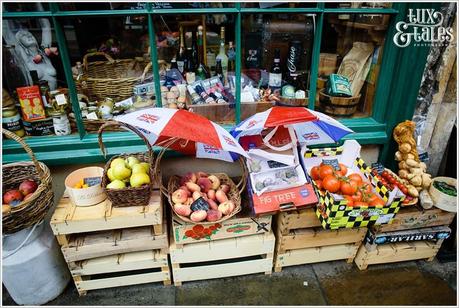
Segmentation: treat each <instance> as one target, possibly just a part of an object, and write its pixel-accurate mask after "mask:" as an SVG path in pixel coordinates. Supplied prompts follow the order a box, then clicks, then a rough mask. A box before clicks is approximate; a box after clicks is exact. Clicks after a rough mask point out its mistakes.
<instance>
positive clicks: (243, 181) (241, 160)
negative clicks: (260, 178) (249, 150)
mask: <svg viewBox="0 0 459 308" xmlns="http://www.w3.org/2000/svg"><path fill="white" fill-rule="evenodd" d="M239 164H240V165H241V169H242V177H241V180H240V181H239V183H237V184H236V187H237V188H238V189H239V193H240V194H241V195H242V192H243V191H244V189H245V186H246V185H247V177H248V176H249V175H248V172H247V167H246V166H245V164H244V158H242V156H240V157H239Z"/></svg>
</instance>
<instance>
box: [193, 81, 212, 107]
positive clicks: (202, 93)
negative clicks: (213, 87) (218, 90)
mask: <svg viewBox="0 0 459 308" xmlns="http://www.w3.org/2000/svg"><path fill="white" fill-rule="evenodd" d="M195 89H196V92H197V93H198V94H199V95H200V96H201V98H202V99H203V100H204V102H205V103H206V104H215V103H216V101H215V100H214V99H213V98H212V97H211V96H209V95H208V94H207V93H206V90H204V88H203V87H202V86H201V85H197V86H196V88H195Z"/></svg>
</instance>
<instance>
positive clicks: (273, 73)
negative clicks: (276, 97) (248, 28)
mask: <svg viewBox="0 0 459 308" xmlns="http://www.w3.org/2000/svg"><path fill="white" fill-rule="evenodd" d="M268 86H269V87H270V88H271V89H272V90H273V91H275V90H279V89H280V87H281V86H282V70H281V67H280V50H279V49H277V48H276V49H275V50H274V60H273V65H272V66H271V70H270V71H269V81H268Z"/></svg>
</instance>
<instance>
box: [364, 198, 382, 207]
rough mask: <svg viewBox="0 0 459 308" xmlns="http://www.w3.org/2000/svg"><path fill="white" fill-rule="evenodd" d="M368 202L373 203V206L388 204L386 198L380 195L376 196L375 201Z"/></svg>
mask: <svg viewBox="0 0 459 308" xmlns="http://www.w3.org/2000/svg"><path fill="white" fill-rule="evenodd" d="M368 204H369V205H371V206H384V205H386V203H385V202H384V200H383V199H381V198H379V197H376V199H375V200H373V202H368Z"/></svg>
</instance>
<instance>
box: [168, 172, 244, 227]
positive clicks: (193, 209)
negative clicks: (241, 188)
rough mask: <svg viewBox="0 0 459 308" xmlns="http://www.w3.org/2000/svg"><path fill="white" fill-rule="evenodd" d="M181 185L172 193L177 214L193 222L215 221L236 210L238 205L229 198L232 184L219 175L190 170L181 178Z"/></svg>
mask: <svg viewBox="0 0 459 308" xmlns="http://www.w3.org/2000/svg"><path fill="white" fill-rule="evenodd" d="M179 185H180V187H179V188H178V189H176V190H175V191H174V192H173V193H172V198H171V200H172V203H173V204H172V206H173V208H174V211H175V213H176V214H178V215H180V216H183V217H187V218H189V219H191V221H193V222H202V221H208V222H215V221H219V220H220V219H222V218H223V217H224V216H228V215H230V214H232V213H233V212H234V210H235V209H236V205H235V203H234V202H233V201H231V200H229V198H228V193H229V191H230V186H229V185H227V184H222V183H221V181H220V179H219V177H218V176H216V175H214V174H207V173H205V172H196V173H193V172H188V173H186V174H185V175H184V176H182V177H181V178H180V181H179Z"/></svg>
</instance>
